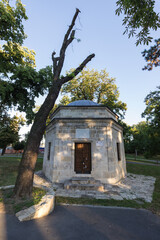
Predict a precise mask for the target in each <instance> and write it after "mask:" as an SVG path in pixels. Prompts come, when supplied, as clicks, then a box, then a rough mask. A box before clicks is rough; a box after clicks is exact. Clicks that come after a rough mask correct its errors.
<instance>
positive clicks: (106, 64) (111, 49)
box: [23, 0, 160, 125]
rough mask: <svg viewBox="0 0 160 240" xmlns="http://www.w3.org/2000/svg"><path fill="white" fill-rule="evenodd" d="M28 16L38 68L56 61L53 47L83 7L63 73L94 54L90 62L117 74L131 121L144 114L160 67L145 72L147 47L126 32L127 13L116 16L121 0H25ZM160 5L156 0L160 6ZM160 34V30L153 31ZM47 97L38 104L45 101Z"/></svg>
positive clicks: (27, 29) (27, 42)
mask: <svg viewBox="0 0 160 240" xmlns="http://www.w3.org/2000/svg"><path fill="white" fill-rule="evenodd" d="M23 3H24V4H25V5H26V10H27V16H28V17H29V19H28V20H27V21H26V22H25V23H24V27H25V32H26V34H27V35H28V38H27V39H26V40H25V44H24V45H25V46H27V47H29V48H30V49H34V50H35V52H36V65H37V69H40V68H43V67H45V66H47V65H51V64H52V61H51V53H52V51H53V50H55V51H56V52H57V55H58V53H59V49H60V46H61V43H62V40H63V37H64V34H65V32H66V30H67V27H68V25H69V24H70V22H71V19H72V17H73V15H74V13H75V9H76V8H79V9H80V11H81V14H79V18H78V20H77V22H76V29H77V32H76V37H77V38H79V39H81V41H80V42H77V41H74V42H73V44H72V45H71V46H69V48H68V51H67V53H66V60H65V64H64V68H63V73H64V74H65V72H66V70H69V69H70V68H75V67H77V66H78V65H79V64H80V63H81V62H82V61H83V60H84V59H85V58H86V57H87V56H88V55H89V54H91V53H95V55H96V56H95V58H94V59H92V61H91V62H90V63H89V64H88V65H87V67H88V68H90V69H91V68H94V69H97V70H101V69H104V68H105V69H106V70H107V72H108V73H109V75H110V77H115V78H116V84H117V86H118V88H119V91H120V98H119V99H120V100H122V101H123V102H125V103H127V108H128V110H127V112H126V117H125V122H126V123H128V124H130V125H132V124H136V123H138V122H140V121H142V120H144V119H142V118H141V113H142V112H143V111H144V109H145V104H144V98H145V96H146V95H147V94H148V93H149V92H150V91H154V90H155V89H156V86H158V85H160V79H159V71H160V68H156V69H153V70H152V71H150V72H149V71H142V68H143V66H144V65H145V61H144V59H143V57H142V55H141V52H142V51H143V50H144V49H145V48H146V47H145V46H138V47H136V45H135V38H132V39H128V37H127V35H123V31H124V27H123V26H122V17H118V16H116V15H115V9H116V0H114V1H111V0H110V1H106V0H99V1H97V0H87V1H86V0H58V1H55V0H34V1H33V0H23ZM158 7H160V4H159V5H158V4H157V9H158ZM152 36H153V37H154V38H158V37H160V30H158V31H157V32H156V33H153V34H152ZM42 100H43V99H42V98H40V99H38V100H37V104H38V105H40V104H41V103H42Z"/></svg>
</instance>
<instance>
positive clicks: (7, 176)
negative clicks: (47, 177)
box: [0, 156, 43, 186]
mask: <svg viewBox="0 0 160 240" xmlns="http://www.w3.org/2000/svg"><path fill="white" fill-rule="evenodd" d="M20 160H21V158H20V157H18V156H17V157H8V156H7V157H5V156H1V157H0V186H7V185H14V184H15V181H16V177H17V171H18V166H19V163H20ZM42 163H43V158H38V159H37V163H36V171H38V170H41V169H42Z"/></svg>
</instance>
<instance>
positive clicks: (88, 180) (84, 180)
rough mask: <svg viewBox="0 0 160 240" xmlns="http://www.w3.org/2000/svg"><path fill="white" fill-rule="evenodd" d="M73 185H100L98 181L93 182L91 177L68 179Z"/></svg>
mask: <svg viewBox="0 0 160 240" xmlns="http://www.w3.org/2000/svg"><path fill="white" fill-rule="evenodd" d="M70 182H71V183H73V184H100V183H101V182H100V181H99V180H95V179H94V178H93V177H73V178H71V179H70Z"/></svg>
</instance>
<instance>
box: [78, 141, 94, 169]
mask: <svg viewBox="0 0 160 240" xmlns="http://www.w3.org/2000/svg"><path fill="white" fill-rule="evenodd" d="M75 172H76V173H82V174H87V173H91V143H75Z"/></svg>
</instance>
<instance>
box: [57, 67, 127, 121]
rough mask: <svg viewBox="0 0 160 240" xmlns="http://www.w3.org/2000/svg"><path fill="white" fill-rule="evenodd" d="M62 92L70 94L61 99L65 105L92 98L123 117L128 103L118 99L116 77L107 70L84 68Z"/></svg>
mask: <svg viewBox="0 0 160 240" xmlns="http://www.w3.org/2000/svg"><path fill="white" fill-rule="evenodd" d="M62 94H63V95H64V94H69V96H66V95H65V96H64V97H63V98H62V100H61V103H63V104H64V105H66V104H68V103H69V102H73V101H76V100H91V101H95V102H97V103H100V104H103V105H106V106H108V107H109V108H110V109H112V110H113V111H114V112H115V113H116V114H117V115H119V116H120V117H121V118H123V117H124V114H125V111H126V109H127V107H126V103H123V102H122V101H119V100H118V98H119V91H118V88H117V86H116V84H115V78H112V77H111V78H110V77H109V74H108V73H107V72H106V70H101V71H100V72H98V71H96V70H94V69H92V70H89V69H84V70H83V71H82V72H81V73H80V74H79V75H78V77H75V78H74V79H73V80H72V81H70V82H68V83H66V84H65V85H64V86H63V88H62Z"/></svg>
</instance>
